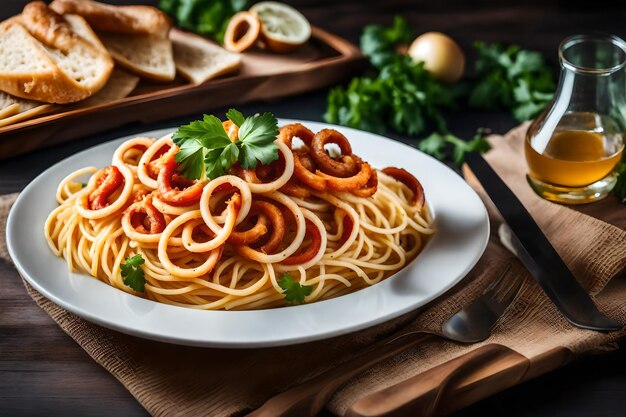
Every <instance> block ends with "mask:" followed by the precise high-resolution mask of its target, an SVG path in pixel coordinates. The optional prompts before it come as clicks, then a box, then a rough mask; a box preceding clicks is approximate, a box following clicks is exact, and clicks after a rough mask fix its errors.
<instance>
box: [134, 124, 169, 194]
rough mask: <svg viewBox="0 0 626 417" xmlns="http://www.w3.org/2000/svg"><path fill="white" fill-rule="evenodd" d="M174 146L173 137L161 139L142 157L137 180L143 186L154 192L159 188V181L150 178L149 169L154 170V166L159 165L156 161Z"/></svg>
mask: <svg viewBox="0 0 626 417" xmlns="http://www.w3.org/2000/svg"><path fill="white" fill-rule="evenodd" d="M172 146H174V142H172V135H167V136H163V137H162V138H161V139H158V140H157V141H155V142H153V143H152V145H150V147H149V148H148V149H146V151H145V152H144V153H143V155H141V159H139V165H137V178H139V181H140V182H141V183H142V184H143V185H145V186H147V187H150V188H152V189H153V190H154V189H157V188H159V184H158V183H157V180H156V179H155V178H152V177H151V176H150V173H149V172H148V169H150V168H153V164H155V163H157V161H156V160H155V159H156V158H158V157H159V156H161V155H163V154H164V153H166V152H167V151H168V150H169V149H170V148H171V147H172Z"/></svg>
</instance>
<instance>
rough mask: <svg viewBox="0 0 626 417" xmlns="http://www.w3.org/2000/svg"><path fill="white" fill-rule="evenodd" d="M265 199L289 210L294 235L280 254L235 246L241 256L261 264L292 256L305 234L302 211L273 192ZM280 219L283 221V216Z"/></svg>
mask: <svg viewBox="0 0 626 417" xmlns="http://www.w3.org/2000/svg"><path fill="white" fill-rule="evenodd" d="M265 197H267V198H270V199H272V200H274V201H277V202H278V203H280V204H282V205H283V206H285V207H286V208H287V210H289V211H290V212H291V213H292V214H293V217H294V219H295V223H296V234H295V236H294V238H293V241H292V242H291V243H290V244H289V246H287V247H286V248H285V249H283V250H282V251H281V252H279V253H275V254H271V255H268V254H267V253H263V252H261V251H259V250H255V249H253V248H251V247H249V246H235V250H236V251H237V252H238V253H239V254H240V255H241V256H243V257H245V258H248V259H251V260H253V261H257V262H261V263H278V262H282V261H284V260H285V259H287V258H288V257H289V256H291V255H293V254H294V253H295V251H297V250H298V248H299V247H300V245H301V244H302V241H303V240H304V235H305V234H306V225H305V220H304V214H303V210H301V209H300V207H298V205H297V204H296V203H295V202H294V201H293V200H292V199H291V198H289V197H287V196H286V195H284V194H283V193H279V192H277V191H275V192H273V193H269V194H267V195H265ZM282 217H283V219H284V216H282Z"/></svg>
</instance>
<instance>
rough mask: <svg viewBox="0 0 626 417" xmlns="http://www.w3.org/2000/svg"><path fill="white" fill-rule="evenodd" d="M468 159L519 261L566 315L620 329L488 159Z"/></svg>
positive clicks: (578, 322) (591, 325) (590, 325)
mask: <svg viewBox="0 0 626 417" xmlns="http://www.w3.org/2000/svg"><path fill="white" fill-rule="evenodd" d="M465 162H466V163H467V165H468V166H469V167H470V169H471V170H472V172H473V173H474V175H475V176H476V178H477V179H478V181H479V182H480V183H481V184H482V186H483V188H484V190H485V191H486V193H487V195H488V196H489V198H490V199H491V201H492V202H493V203H494V205H495V206H496V208H497V209H498V211H499V212H500V214H501V215H502V217H503V218H504V221H505V222H506V223H507V224H508V226H509V227H510V229H511V232H512V235H511V242H510V243H511V244H512V246H513V248H514V249H515V252H516V254H517V256H518V258H519V260H520V261H521V262H522V264H524V266H525V267H526V269H528V271H530V273H531V275H532V276H533V277H534V278H535V280H536V281H537V283H538V284H539V285H540V286H541V288H542V289H543V291H544V292H545V293H546V294H547V295H548V297H550V299H551V300H552V302H553V303H554V304H555V305H556V306H557V307H558V309H559V310H560V311H561V313H562V314H563V316H565V318H566V319H567V320H568V321H569V322H570V323H572V324H573V325H574V326H577V327H581V328H583V329H589V330H596V331H601V332H610V331H615V330H620V329H621V328H622V327H623V325H622V324H621V323H619V322H617V321H615V320H613V319H611V318H608V317H606V316H605V315H604V314H602V313H601V312H600V311H599V310H598V308H597V307H596V305H595V304H594V303H593V301H592V300H591V297H589V294H587V292H586V291H585V290H584V288H583V287H582V286H581V285H580V283H579V282H578V280H576V277H574V275H573V274H572V272H571V271H570V270H569V269H568V268H567V265H565V262H563V259H561V257H560V256H559V254H558V253H557V252H556V250H555V249H554V247H553V246H552V245H551V244H550V242H549V241H548V239H547V238H546V236H545V235H544V234H543V232H542V231H541V229H539V226H538V225H537V223H536V222H535V220H534V219H533V218H532V217H531V215H530V214H529V213H528V211H527V210H526V208H525V207H524V206H523V205H522V203H521V202H520V201H519V200H518V199H517V197H515V194H513V192H512V191H511V190H510V189H509V187H507V185H506V184H505V183H504V181H502V179H500V177H499V176H498V174H496V172H495V171H494V170H493V168H491V166H489V164H488V163H487V161H485V159H484V158H483V157H482V156H481V155H480V154H479V153H476V152H472V153H468V154H467V155H466V156H465Z"/></svg>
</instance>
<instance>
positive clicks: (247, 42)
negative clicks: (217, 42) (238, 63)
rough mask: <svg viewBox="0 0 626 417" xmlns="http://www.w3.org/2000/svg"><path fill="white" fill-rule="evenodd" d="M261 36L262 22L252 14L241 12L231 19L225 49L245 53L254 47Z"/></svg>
mask: <svg viewBox="0 0 626 417" xmlns="http://www.w3.org/2000/svg"><path fill="white" fill-rule="evenodd" d="M260 34H261V20H260V19H259V18H258V17H256V16H255V15H254V14H252V13H250V12H239V13H236V14H235V15H234V16H233V17H231V18H230V21H229V22H228V26H227V27H226V33H225V34H224V48H226V49H228V50H229V51H232V52H243V51H246V50H248V49H250V48H252V46H254V43H255V42H256V40H257V39H258V38H259V35H260Z"/></svg>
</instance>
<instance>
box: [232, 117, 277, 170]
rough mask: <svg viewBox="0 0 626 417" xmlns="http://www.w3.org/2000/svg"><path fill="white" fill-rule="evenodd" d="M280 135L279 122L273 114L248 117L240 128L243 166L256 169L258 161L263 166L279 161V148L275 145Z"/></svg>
mask: <svg viewBox="0 0 626 417" xmlns="http://www.w3.org/2000/svg"><path fill="white" fill-rule="evenodd" d="M277 135H278V120H276V118H275V117H274V115H273V114H272V113H263V114H262V115H260V116H252V117H248V118H247V119H246V120H245V121H244V122H243V123H242V124H241V126H240V127H239V141H240V142H241V154H242V156H241V158H240V161H241V166H242V167H244V168H245V169H250V168H256V165H257V159H258V160H259V161H261V164H262V165H268V164H269V163H271V162H273V161H275V160H277V159H278V146H276V144H275V143H274V141H275V140H276V136H277Z"/></svg>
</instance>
